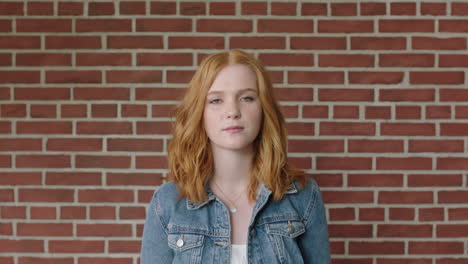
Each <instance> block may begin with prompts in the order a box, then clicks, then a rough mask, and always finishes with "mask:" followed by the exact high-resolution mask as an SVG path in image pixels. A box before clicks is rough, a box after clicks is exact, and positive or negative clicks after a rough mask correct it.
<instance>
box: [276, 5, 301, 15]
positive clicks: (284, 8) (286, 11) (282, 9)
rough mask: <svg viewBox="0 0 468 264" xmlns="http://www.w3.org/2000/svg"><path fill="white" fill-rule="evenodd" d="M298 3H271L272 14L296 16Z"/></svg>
mask: <svg viewBox="0 0 468 264" xmlns="http://www.w3.org/2000/svg"><path fill="white" fill-rule="evenodd" d="M296 6H297V3H281V2H272V3H271V14H272V15H276V16H295V15H296Z"/></svg>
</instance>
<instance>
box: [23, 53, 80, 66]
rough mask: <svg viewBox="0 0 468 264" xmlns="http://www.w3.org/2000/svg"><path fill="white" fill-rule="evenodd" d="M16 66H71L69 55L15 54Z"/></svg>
mask: <svg viewBox="0 0 468 264" xmlns="http://www.w3.org/2000/svg"><path fill="white" fill-rule="evenodd" d="M16 65H17V66H71V65H72V61H71V54H64V53H17V54H16Z"/></svg>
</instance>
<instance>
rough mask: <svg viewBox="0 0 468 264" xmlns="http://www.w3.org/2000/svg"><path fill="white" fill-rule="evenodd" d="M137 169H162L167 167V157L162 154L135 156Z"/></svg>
mask: <svg viewBox="0 0 468 264" xmlns="http://www.w3.org/2000/svg"><path fill="white" fill-rule="evenodd" d="M135 163H136V165H135V167H136V168H137V169H164V168H167V158H166V157H164V156H137V157H136V162H135Z"/></svg>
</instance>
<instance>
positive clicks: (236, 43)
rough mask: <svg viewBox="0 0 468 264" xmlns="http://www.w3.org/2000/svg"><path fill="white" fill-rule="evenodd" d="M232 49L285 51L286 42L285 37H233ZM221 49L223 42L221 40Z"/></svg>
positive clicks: (231, 39)
mask: <svg viewBox="0 0 468 264" xmlns="http://www.w3.org/2000/svg"><path fill="white" fill-rule="evenodd" d="M229 40H230V45H229V46H230V47H231V48H237V49H284V48H285V47H286V41H285V38H284V37H231V38H229ZM220 44H221V45H220V47H218V48H223V45H224V44H223V42H221V40H220Z"/></svg>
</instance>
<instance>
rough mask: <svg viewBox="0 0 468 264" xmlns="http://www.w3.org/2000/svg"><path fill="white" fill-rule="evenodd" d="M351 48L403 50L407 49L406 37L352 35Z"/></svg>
mask: <svg viewBox="0 0 468 264" xmlns="http://www.w3.org/2000/svg"><path fill="white" fill-rule="evenodd" d="M351 49H357V50H403V49H406V39H405V38H401V37H352V38H351Z"/></svg>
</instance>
